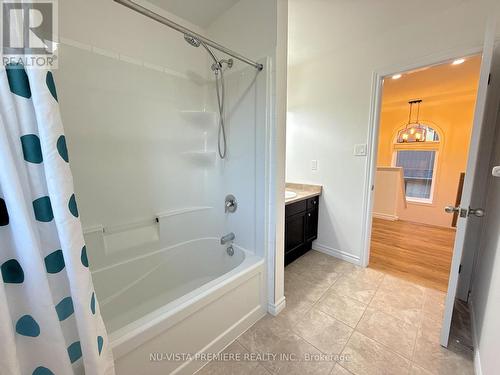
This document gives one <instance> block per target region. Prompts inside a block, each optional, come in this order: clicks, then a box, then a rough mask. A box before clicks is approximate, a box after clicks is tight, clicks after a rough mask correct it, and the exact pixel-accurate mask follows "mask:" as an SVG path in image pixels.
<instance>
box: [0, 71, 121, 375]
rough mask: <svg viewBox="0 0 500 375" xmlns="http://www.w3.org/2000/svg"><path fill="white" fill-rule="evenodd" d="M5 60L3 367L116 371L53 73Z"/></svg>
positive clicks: (12, 372) (18, 374)
mask: <svg viewBox="0 0 500 375" xmlns="http://www.w3.org/2000/svg"><path fill="white" fill-rule="evenodd" d="M0 69H1V70H0V268H1V278H0V340H1V342H0V374H2V375H4V374H5V375H67V374H86V375H93V374H114V365H113V358H112V353H111V348H110V346H109V341H108V338H107V335H106V330H105V327H104V324H103V321H102V318H101V316H100V314H99V306H98V304H97V301H96V297H95V293H94V288H93V286H92V279H91V275H90V272H89V268H88V267H89V264H88V259H87V253H86V248H85V244H84V238H83V233H82V228H81V224H80V219H79V214H78V209H77V204H76V198H75V194H74V190H73V178H72V175H71V170H70V164H69V158H68V151H67V149H66V140H65V138H64V132H63V125H62V122H61V117H60V113H59V107H58V101H57V93H56V87H55V84H54V79H53V75H52V73H51V72H49V71H45V70H41V69H29V68H26V69H25V68H23V66H22V65H8V66H6V67H2V68H0Z"/></svg>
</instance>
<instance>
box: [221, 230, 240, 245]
mask: <svg viewBox="0 0 500 375" xmlns="http://www.w3.org/2000/svg"><path fill="white" fill-rule="evenodd" d="M235 237H236V236H235V235H234V233H233V232H231V233H228V234H226V235H225V236H222V237H221V238H220V244H221V245H225V244H227V243H228V242H233V241H234V239H235Z"/></svg>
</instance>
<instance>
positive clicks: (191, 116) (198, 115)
mask: <svg viewBox="0 0 500 375" xmlns="http://www.w3.org/2000/svg"><path fill="white" fill-rule="evenodd" d="M181 115H182V117H183V118H184V119H185V120H186V121H187V122H188V123H190V124H192V125H195V126H197V127H199V128H201V129H209V128H212V127H214V126H215V124H216V119H217V114H216V113H215V112H210V111H181Z"/></svg>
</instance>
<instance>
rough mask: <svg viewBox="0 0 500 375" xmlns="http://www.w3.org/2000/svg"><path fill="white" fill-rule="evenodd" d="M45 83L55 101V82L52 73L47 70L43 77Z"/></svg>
mask: <svg viewBox="0 0 500 375" xmlns="http://www.w3.org/2000/svg"><path fill="white" fill-rule="evenodd" d="M45 83H46V84H47V87H48V89H49V91H50V93H51V94H52V96H53V97H54V99H55V100H56V101H57V92H56V84H55V82H54V76H53V75H52V72H47V78H46V79H45Z"/></svg>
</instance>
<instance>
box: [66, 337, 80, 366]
mask: <svg viewBox="0 0 500 375" xmlns="http://www.w3.org/2000/svg"><path fill="white" fill-rule="evenodd" d="M68 355H69V360H70V361H71V363H75V362H76V361H78V360H79V359H80V358H82V347H81V345H80V341H77V342H74V343H73V344H71V345H70V346H68Z"/></svg>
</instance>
